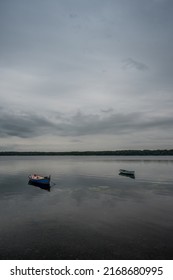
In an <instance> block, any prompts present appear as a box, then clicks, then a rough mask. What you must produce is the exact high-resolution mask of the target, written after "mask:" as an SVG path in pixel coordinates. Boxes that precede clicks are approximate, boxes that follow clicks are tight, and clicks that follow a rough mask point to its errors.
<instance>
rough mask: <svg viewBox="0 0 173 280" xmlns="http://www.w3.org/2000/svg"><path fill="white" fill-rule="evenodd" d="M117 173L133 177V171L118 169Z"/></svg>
mask: <svg viewBox="0 0 173 280" xmlns="http://www.w3.org/2000/svg"><path fill="white" fill-rule="evenodd" d="M119 175H121V176H126V177H130V178H133V179H135V171H131V170H125V169H120V170H119Z"/></svg>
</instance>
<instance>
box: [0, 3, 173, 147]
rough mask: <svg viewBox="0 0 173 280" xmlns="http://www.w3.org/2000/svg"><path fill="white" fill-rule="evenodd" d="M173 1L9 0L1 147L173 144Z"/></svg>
mask: <svg viewBox="0 0 173 280" xmlns="http://www.w3.org/2000/svg"><path fill="white" fill-rule="evenodd" d="M172 15H173V1H171V0H145V1H144V0H29V1H28V0H3V1H0V34H1V36H0V100H1V102H0V150H31V151H33V150H34V151H35V150H36V151H37V150H43V151H71V150H119V149H162V148H164V149H170V148H173V16H172Z"/></svg>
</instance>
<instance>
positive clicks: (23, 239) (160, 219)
mask: <svg viewBox="0 0 173 280" xmlns="http://www.w3.org/2000/svg"><path fill="white" fill-rule="evenodd" d="M0 164H1V165H2V167H3V166H5V168H4V169H3V168H2V169H1V171H0V172H1V176H0V213H1V215H0V251H1V254H0V258H1V259H169V258H173V236H172V232H173V215H172V213H173V179H172V168H173V160H170V161H161V160H159V161H158V160H155V161H154V160H152V161H147V162H146V161H145V160H143V159H141V160H140V161H139V160H134V159H133V160H131V161H130V160H129V158H128V161H126V160H125V158H123V160H120V159H118V160H116V158H115V157H106V158H105V157H44V160H43V157H40V158H39V157H34V158H32V157H29V158H28V157H18V158H14V157H11V158H6V159H5V162H4V161H3V160H2V158H0ZM120 167H122V168H123V169H128V168H130V169H131V170H135V172H136V174H137V176H136V178H135V180H131V177H128V178H127V176H122V175H121V176H119V169H120ZM2 170H3V172H2ZM35 171H36V172H37V173H47V172H49V173H50V174H52V176H53V180H54V182H55V183H56V185H55V186H54V187H52V185H51V186H50V189H49V188H47V187H46V188H45V186H40V185H35V184H32V185H31V184H30V183H29V182H28V179H27V178H28V174H29V173H30V174H32V173H33V172H35ZM129 178H130V179H129ZM28 183H29V186H28ZM42 190H45V191H42ZM2 213H3V214H2Z"/></svg>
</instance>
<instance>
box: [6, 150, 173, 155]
mask: <svg viewBox="0 0 173 280" xmlns="http://www.w3.org/2000/svg"><path fill="white" fill-rule="evenodd" d="M0 156H173V149H171V150H166V149H165V150H117V151H116V150H115V151H71V152H37V151H33V152H32V151H28V152H27V151H24V152H19V151H1V152H0Z"/></svg>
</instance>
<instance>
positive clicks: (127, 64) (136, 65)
mask: <svg viewBox="0 0 173 280" xmlns="http://www.w3.org/2000/svg"><path fill="white" fill-rule="evenodd" d="M123 69H125V70H126V69H127V70H128V69H136V70H139V71H145V70H148V66H147V65H146V64H144V63H142V62H139V61H136V60H134V59H133V58H128V59H125V60H124V61H123Z"/></svg>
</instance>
